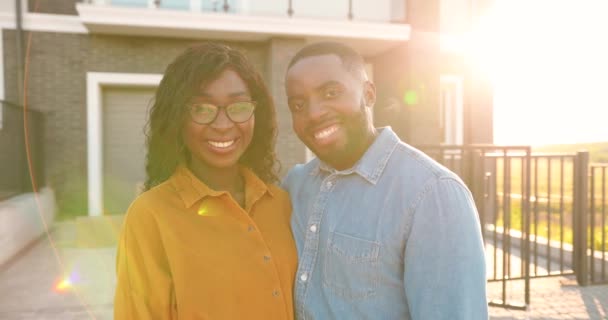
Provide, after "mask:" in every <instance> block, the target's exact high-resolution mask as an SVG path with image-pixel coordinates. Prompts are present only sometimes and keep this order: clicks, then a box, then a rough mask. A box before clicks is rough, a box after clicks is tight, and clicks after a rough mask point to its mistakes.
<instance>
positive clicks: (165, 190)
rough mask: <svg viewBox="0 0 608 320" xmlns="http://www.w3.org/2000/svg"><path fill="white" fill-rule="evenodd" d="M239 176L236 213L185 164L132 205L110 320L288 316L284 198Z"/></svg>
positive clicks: (290, 273) (290, 253) (291, 267)
mask: <svg viewBox="0 0 608 320" xmlns="http://www.w3.org/2000/svg"><path fill="white" fill-rule="evenodd" d="M241 173H242V174H243V177H244V180H245V208H244V209H243V208H241V207H240V206H239V205H238V204H237V203H236V202H235V201H234V200H233V199H232V197H231V196H230V194H229V193H227V192H224V191H222V192H218V191H214V190H212V189H210V188H209V187H207V186H206V185H205V184H204V183H202V182H201V181H200V180H198V179H197V178H196V177H195V176H194V175H193V174H192V173H191V172H190V170H188V169H187V168H185V167H178V168H177V170H176V172H175V173H174V174H173V176H172V177H171V178H170V179H169V180H167V181H165V182H164V183H162V184H160V185H159V186H157V187H155V188H153V189H151V190H149V191H147V192H145V193H143V194H142V195H141V196H139V197H138V198H137V199H136V200H135V201H134V202H133V204H131V207H130V208H129V210H128V212H127V215H126V217H125V222H124V226H123V229H122V232H121V237H120V243H119V246H118V254H117V277H118V280H117V282H118V284H117V288H116V295H115V301H114V318H115V319H117V320H120V319H129V320H135V319H188V320H189V319H293V292H292V290H293V280H294V277H295V272H296V268H297V254H296V248H295V244H294V241H293V239H292V234H291V229H290V225H289V219H290V215H291V204H290V202H289V196H288V195H287V193H286V192H285V191H283V190H282V189H280V188H279V187H277V186H274V185H267V184H265V183H264V182H262V181H261V180H260V179H259V178H258V177H257V176H256V175H255V174H254V173H253V172H251V171H250V170H248V169H241Z"/></svg>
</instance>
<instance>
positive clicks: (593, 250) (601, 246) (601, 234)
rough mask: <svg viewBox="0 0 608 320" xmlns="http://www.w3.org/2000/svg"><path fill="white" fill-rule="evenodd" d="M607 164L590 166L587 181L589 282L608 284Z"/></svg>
mask: <svg viewBox="0 0 608 320" xmlns="http://www.w3.org/2000/svg"><path fill="white" fill-rule="evenodd" d="M606 171H608V164H606V163H603V164H595V163H594V164H591V165H590V170H589V173H590V181H589V251H590V253H589V255H588V258H589V262H588V265H589V281H590V282H591V283H592V284H599V283H608V271H607V269H608V251H607V249H608V224H607V223H608V222H607V220H608V216H607V214H608V213H607V212H608V198H607V197H606V184H608V176H607V175H606Z"/></svg>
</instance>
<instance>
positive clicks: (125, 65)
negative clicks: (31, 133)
mask: <svg viewBox="0 0 608 320" xmlns="http://www.w3.org/2000/svg"><path fill="white" fill-rule="evenodd" d="M3 33H4V39H3V41H4V43H3V45H4V50H5V51H4V55H5V56H4V71H5V89H6V99H7V100H8V101H15V100H16V98H17V90H16V83H15V80H14V79H15V74H16V69H15V61H16V59H15V55H14V44H15V38H14V37H15V32H14V31H13V30H4V32H3ZM197 42H200V41H196V42H195V41H187V40H172V39H160V38H134V37H117V36H102V35H85V34H65V33H61V34H60V33H45V32H35V33H33V34H32V39H31V49H30V53H29V56H28V58H27V59H26V62H27V63H28V70H29V72H28V77H27V82H28V85H27V98H28V102H27V107H28V108H32V109H36V110H40V111H43V112H44V113H45V114H46V121H45V122H46V129H45V135H44V145H45V150H44V151H45V155H46V157H45V158H46V168H45V169H46V170H45V171H46V178H47V183H48V184H49V185H50V186H51V187H52V188H54V189H55V191H56V198H57V203H58V204H59V212H60V213H61V214H64V215H86V213H87V212H86V211H87V128H86V116H87V115H86V72H88V71H96V72H123V73H159V74H162V73H163V72H164V69H165V67H166V66H167V64H168V63H169V62H170V61H171V60H172V59H173V58H174V57H175V56H177V54H179V53H180V52H181V51H182V50H183V49H185V48H186V47H187V46H189V45H191V44H193V43H197ZM231 45H233V46H235V47H238V48H241V49H243V50H244V51H245V52H246V54H247V55H248V56H249V57H250V58H251V60H252V61H253V62H254V64H255V65H256V67H257V68H259V69H260V70H265V69H266V68H265V66H266V44H265V43H231Z"/></svg>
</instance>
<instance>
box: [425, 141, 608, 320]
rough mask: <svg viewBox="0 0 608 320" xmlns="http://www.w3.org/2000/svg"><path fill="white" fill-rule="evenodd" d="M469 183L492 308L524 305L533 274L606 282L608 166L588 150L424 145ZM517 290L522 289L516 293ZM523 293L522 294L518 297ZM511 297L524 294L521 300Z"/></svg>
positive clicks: (607, 260) (580, 281) (429, 153)
mask: <svg viewBox="0 0 608 320" xmlns="http://www.w3.org/2000/svg"><path fill="white" fill-rule="evenodd" d="M420 149H421V150H422V151H424V152H425V153H427V154H428V155H429V156H431V157H432V158H434V159H435V160H437V161H438V162H440V163H441V164H443V165H445V166H446V167H448V168H449V169H451V170H452V171H454V172H456V173H457V174H458V175H459V176H460V177H461V178H462V179H463V180H464V181H465V183H466V184H467V185H468V186H469V188H470V190H471V192H472V193H473V196H474V198H475V202H476V205H477V209H478V211H479V219H480V222H481V226H482V229H483V236H484V242H485V244H486V261H487V263H488V266H487V267H488V281H489V285H492V286H494V285H496V286H499V289H500V290H492V292H497V291H498V292H500V295H499V296H494V297H490V299H491V300H492V302H491V304H492V305H498V306H503V307H512V308H525V306H526V305H527V304H529V302H530V279H531V278H538V277H547V276H559V275H576V278H577V280H578V282H579V283H580V284H581V285H586V284H589V283H605V282H608V274H607V273H608V271H607V269H608V252H607V251H606V249H607V247H608V242H607V241H608V226H607V224H606V223H607V222H606V220H607V214H606V211H607V207H608V203H607V200H606V184H607V183H608V181H607V177H606V171H607V169H606V168H607V167H608V165H595V164H594V165H590V164H589V154H588V153H587V152H578V153H562V154H532V152H531V149H530V147H526V146H502V147H499V146H492V145H470V146H421V147H420ZM514 291H516V292H515V293H516V294H512V293H513V292H514ZM517 293H519V294H517ZM513 296H518V297H521V298H520V299H521V300H523V301H516V300H514V299H513V298H510V297H513Z"/></svg>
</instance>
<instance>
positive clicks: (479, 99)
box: [441, 53, 494, 144]
mask: <svg viewBox="0 0 608 320" xmlns="http://www.w3.org/2000/svg"><path fill="white" fill-rule="evenodd" d="M441 61H442V65H441V73H442V74H448V75H460V76H462V77H463V78H464V91H465V92H464V97H465V98H464V143H465V144H472V143H493V142H494V133H493V130H494V125H493V110H494V109H493V90H492V83H491V81H490V79H488V78H487V77H485V76H483V75H481V74H479V73H475V72H474V70H471V68H470V67H469V64H467V61H466V58H465V57H464V56H463V55H462V54H447V53H444V54H442V56H441Z"/></svg>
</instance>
